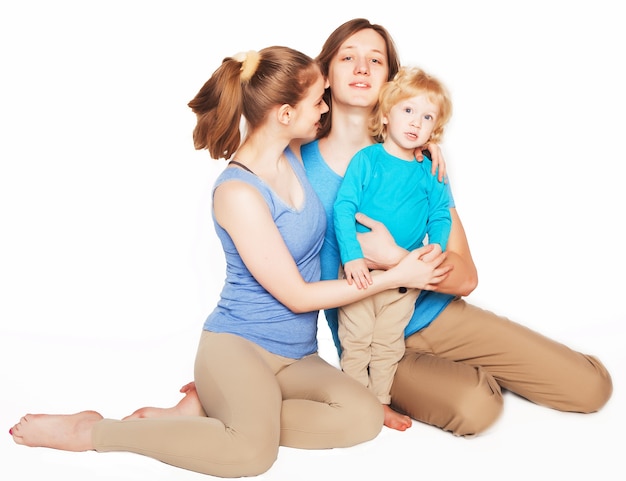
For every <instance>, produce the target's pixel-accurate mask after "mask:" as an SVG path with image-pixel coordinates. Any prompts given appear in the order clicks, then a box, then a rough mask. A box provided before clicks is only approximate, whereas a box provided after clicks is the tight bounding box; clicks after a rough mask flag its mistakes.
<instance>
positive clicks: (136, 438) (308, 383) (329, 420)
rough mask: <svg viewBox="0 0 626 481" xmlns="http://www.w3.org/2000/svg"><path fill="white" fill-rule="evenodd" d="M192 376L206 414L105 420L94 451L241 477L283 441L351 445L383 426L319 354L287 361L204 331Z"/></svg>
mask: <svg viewBox="0 0 626 481" xmlns="http://www.w3.org/2000/svg"><path fill="white" fill-rule="evenodd" d="M195 382H196V387H197V389H198V395H199V397H200V400H201V402H202V405H203V407H204V410H205V412H206V414H207V416H208V417H173V418H155V419H134V420H126V421H113V420H103V421H102V422H100V423H98V424H97V425H96V427H95V428H94V432H93V441H94V446H95V448H96V450H97V451H129V452H133V453H139V454H144V455H146V456H150V457H153V458H155V459H158V460H160V461H163V462H165V463H168V464H172V465H174V466H179V467H182V468H185V469H189V470H193V471H198V472H201V473H205V474H210V475H213V476H221V477H240V476H252V475H257V474H261V473H263V472H265V471H266V470H267V469H269V467H270V466H271V465H272V464H273V463H274V461H275V460H276V457H277V454H278V446H279V444H280V445H284V446H291V447H297V448H305V449H324V448H333V447H347V446H352V445H354V444H358V443H361V442H364V441H368V440H370V439H372V438H374V437H375V436H376V435H377V434H378V433H379V432H380V430H381V429H382V423H383V411H382V407H381V406H380V403H379V402H378V400H377V399H376V398H375V397H374V396H372V395H371V393H369V392H368V391H367V389H365V388H364V387H363V386H361V385H360V384H358V383H357V382H356V381H354V380H353V379H351V378H350V377H349V376H347V375H345V374H344V373H342V372H341V371H339V370H338V369H337V368H335V367H334V366H331V365H330V364H328V363H326V362H325V361H324V360H323V359H321V358H320V357H319V356H318V355H317V354H314V355H311V356H308V357H306V358H303V359H300V360H293V359H288V358H284V357H282V356H277V355H274V354H271V353H269V352H267V351H265V350H263V349H262V348H260V347H259V346H257V345H256V344H254V343H251V342H249V341H247V340H245V339H243V338H241V337H238V336H234V335H231V334H216V333H211V332H206V331H205V332H203V334H202V337H201V341H200V345H199V348H198V353H197V357H196V366H195Z"/></svg>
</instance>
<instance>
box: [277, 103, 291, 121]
mask: <svg viewBox="0 0 626 481" xmlns="http://www.w3.org/2000/svg"><path fill="white" fill-rule="evenodd" d="M292 110H293V109H292V108H291V105H289V104H283V105H281V106H280V107H279V108H278V121H279V122H280V123H281V124H283V125H289V122H291V116H292V115H293V112H292Z"/></svg>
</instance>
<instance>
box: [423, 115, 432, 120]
mask: <svg viewBox="0 0 626 481" xmlns="http://www.w3.org/2000/svg"><path fill="white" fill-rule="evenodd" d="M424 118H425V119H426V120H432V119H433V116H432V115H430V114H426V115H424Z"/></svg>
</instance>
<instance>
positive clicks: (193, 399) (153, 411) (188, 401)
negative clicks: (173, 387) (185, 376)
mask: <svg viewBox="0 0 626 481" xmlns="http://www.w3.org/2000/svg"><path fill="white" fill-rule="evenodd" d="M180 392H182V393H184V394H185V397H184V398H182V399H181V400H180V401H179V402H178V404H176V406H172V407H171V408H154V407H144V408H140V409H137V410H136V411H135V412H133V413H132V414H131V415H129V416H126V417H125V418H123V419H124V420H126V419H137V418H159V417H161V418H162V417H171V416H203V417H206V414H205V412H204V409H202V404H200V399H199V398H198V392H197V391H196V386H195V384H194V383H189V384H185V385H184V386H183V387H182V388H181V389H180Z"/></svg>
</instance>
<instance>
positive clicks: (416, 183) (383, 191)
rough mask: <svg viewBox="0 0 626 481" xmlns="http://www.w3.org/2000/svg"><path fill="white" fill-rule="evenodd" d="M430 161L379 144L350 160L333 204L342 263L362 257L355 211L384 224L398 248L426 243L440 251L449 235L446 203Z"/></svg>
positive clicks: (449, 220)
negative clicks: (395, 152) (410, 157)
mask: <svg viewBox="0 0 626 481" xmlns="http://www.w3.org/2000/svg"><path fill="white" fill-rule="evenodd" d="M431 169H432V162H431V161H430V160H429V159H424V160H423V161H422V162H418V161H417V160H415V159H413V160H412V161H408V160H403V159H400V158H398V157H395V156H393V155H391V154H389V153H388V152H387V151H386V150H385V147H384V146H383V144H372V145H370V146H368V147H365V148H364V149H361V150H360V151H359V152H357V153H356V155H355V156H354V157H353V158H352V160H351V161H350V164H349V165H348V168H347V169H346V173H345V175H344V177H343V181H342V183H341V186H340V187H339V191H338V192H337V198H336V200H335V205H334V221H335V233H336V236H337V242H338V244H339V252H340V254H341V261H342V263H343V264H346V263H347V262H349V261H352V260H355V259H362V258H363V251H362V250H361V246H360V244H359V241H358V240H357V232H366V231H367V230H369V229H368V228H367V227H365V226H363V225H361V224H358V223H357V222H356V221H355V220H354V216H355V215H356V213H357V212H362V213H364V214H365V215H367V216H369V217H371V218H372V219H376V220H377V221H379V222H382V223H383V224H384V225H385V227H387V230H389V233H390V234H391V235H392V236H393V238H394V240H395V241H396V244H398V245H399V246H400V247H402V248H404V249H406V250H409V251H411V250H414V249H417V248H418V247H422V246H423V245H424V238H425V236H426V234H428V242H429V243H436V244H439V245H440V246H441V248H442V249H443V250H445V248H446V244H447V242H448V236H449V235H450V226H451V224H452V221H451V219H450V209H449V207H448V206H449V205H450V199H449V198H448V189H447V188H446V186H445V184H443V183H442V182H439V181H438V180H437V177H436V176H434V175H432V174H431Z"/></svg>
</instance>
